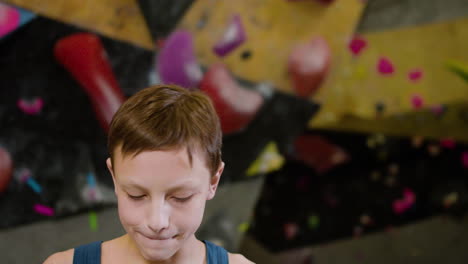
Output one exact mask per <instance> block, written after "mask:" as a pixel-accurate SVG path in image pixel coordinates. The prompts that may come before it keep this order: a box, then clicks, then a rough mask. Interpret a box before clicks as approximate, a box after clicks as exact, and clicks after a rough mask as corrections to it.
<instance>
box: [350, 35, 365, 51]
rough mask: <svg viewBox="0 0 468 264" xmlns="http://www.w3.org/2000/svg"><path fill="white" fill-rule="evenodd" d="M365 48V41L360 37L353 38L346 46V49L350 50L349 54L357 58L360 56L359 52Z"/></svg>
mask: <svg viewBox="0 0 468 264" xmlns="http://www.w3.org/2000/svg"><path fill="white" fill-rule="evenodd" d="M366 47H367V40H365V39H364V38H362V37H359V36H356V37H354V38H353V39H352V40H351V41H350V42H349V45H348V48H349V49H350V51H351V53H353V55H355V56H358V55H360V54H361V52H362V51H363V50H364V49H365V48H366Z"/></svg>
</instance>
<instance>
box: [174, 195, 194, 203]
mask: <svg viewBox="0 0 468 264" xmlns="http://www.w3.org/2000/svg"><path fill="white" fill-rule="evenodd" d="M192 196H193V195H190V196H187V197H174V200H175V201H176V202H178V203H184V202H187V201H188V200H190V198H192Z"/></svg>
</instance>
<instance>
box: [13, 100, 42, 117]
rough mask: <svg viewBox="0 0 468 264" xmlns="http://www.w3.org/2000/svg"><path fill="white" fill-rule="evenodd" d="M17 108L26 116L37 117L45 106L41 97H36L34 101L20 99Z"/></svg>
mask: <svg viewBox="0 0 468 264" xmlns="http://www.w3.org/2000/svg"><path fill="white" fill-rule="evenodd" d="M17 106H18V108H19V109H21V111H23V112H24V113H25V114H28V115H37V114H39V113H40V112H41V110H42V107H43V106H44V100H42V98H39V97H36V98H34V99H33V100H25V99H19V100H18V102H17Z"/></svg>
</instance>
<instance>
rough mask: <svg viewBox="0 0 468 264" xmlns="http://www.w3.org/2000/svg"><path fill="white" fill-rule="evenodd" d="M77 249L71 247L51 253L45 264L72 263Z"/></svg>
mask: <svg viewBox="0 0 468 264" xmlns="http://www.w3.org/2000/svg"><path fill="white" fill-rule="evenodd" d="M74 252H75V249H73V248H72V249H69V250H66V251H62V252H57V253H54V254H52V255H50V256H49V257H48V258H47V259H46V260H45V261H44V263H43V264H72V263H73V253H74Z"/></svg>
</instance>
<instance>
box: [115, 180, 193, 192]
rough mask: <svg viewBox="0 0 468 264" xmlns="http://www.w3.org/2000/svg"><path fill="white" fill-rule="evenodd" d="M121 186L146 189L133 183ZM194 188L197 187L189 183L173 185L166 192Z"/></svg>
mask: <svg viewBox="0 0 468 264" xmlns="http://www.w3.org/2000/svg"><path fill="white" fill-rule="evenodd" d="M123 186H124V187H126V188H136V189H140V190H146V187H144V186H141V185H139V184H138V183H134V182H127V183H124V184H123ZM196 187H197V186H196V185H195V184H194V183H192V182H191V181H189V182H184V183H181V184H179V185H175V186H172V187H170V188H169V190H168V192H176V191H180V190H182V189H195V188H196Z"/></svg>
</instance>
